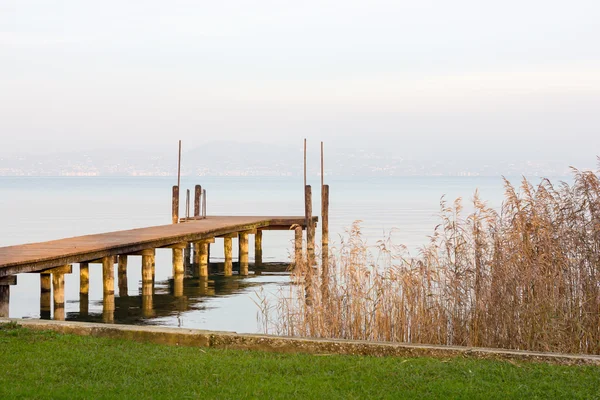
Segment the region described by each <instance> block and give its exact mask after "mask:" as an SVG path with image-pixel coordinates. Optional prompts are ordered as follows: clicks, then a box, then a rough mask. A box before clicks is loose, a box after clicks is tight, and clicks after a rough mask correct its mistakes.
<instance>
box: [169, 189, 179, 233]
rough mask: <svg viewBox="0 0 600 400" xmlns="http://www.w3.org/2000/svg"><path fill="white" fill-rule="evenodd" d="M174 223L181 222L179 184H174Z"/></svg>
mask: <svg viewBox="0 0 600 400" xmlns="http://www.w3.org/2000/svg"><path fill="white" fill-rule="evenodd" d="M172 205H173V208H172V214H171V215H172V218H171V220H172V223H173V224H177V223H179V186H173V201H172Z"/></svg>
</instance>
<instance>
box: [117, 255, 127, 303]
mask: <svg viewBox="0 0 600 400" xmlns="http://www.w3.org/2000/svg"><path fill="white" fill-rule="evenodd" d="M117 259H118V261H117V262H118V264H117V265H118V266H117V271H118V273H117V275H118V277H119V297H126V296H127V295H128V291H129V288H128V284H127V255H126V254H121V255H119V256H118V257H117Z"/></svg>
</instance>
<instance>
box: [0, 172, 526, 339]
mask: <svg viewBox="0 0 600 400" xmlns="http://www.w3.org/2000/svg"><path fill="white" fill-rule="evenodd" d="M514 181H515V182H516V181H518V179H515V180H514ZM534 182H537V180H534ZM174 183H176V182H175V179H173V178H156V177H153V178H141V177H56V178H54V177H52V178H48V177H0V221H2V222H1V225H0V246H9V245H14V244H22V243H30V242H39V241H46V240H52V239H59V238H64V237H71V236H78V235H84V234H91V233H101V232H109V231H115V230H122V229H132V228H138V227H144V226H152V225H164V224H169V223H170V221H171V186H172V185H173V184H174ZM308 183H309V184H312V185H313V210H315V211H317V210H320V200H319V199H320V193H319V191H318V187H319V184H320V181H319V180H318V178H317V179H315V180H314V181H309V182H308ZM326 183H328V184H329V185H330V243H332V246H335V243H339V237H340V235H343V234H344V232H345V229H346V228H348V227H349V226H350V225H351V224H352V222H353V221H354V220H362V221H363V222H362V232H363V234H364V236H365V238H366V239H367V241H368V243H370V244H375V242H376V241H377V240H378V239H382V238H384V237H386V236H387V235H388V234H389V233H390V232H391V231H392V230H394V233H393V238H394V242H395V243H403V244H405V245H407V246H408V247H409V249H412V250H415V249H417V248H418V247H419V246H420V245H422V244H424V243H425V242H426V241H427V235H429V234H431V232H432V230H433V228H434V226H435V225H436V224H437V222H438V218H437V216H436V214H437V212H438V210H439V201H440V197H441V196H442V195H446V196H447V198H448V199H454V198H456V197H459V196H462V197H463V198H464V199H465V200H469V199H470V198H472V196H473V193H474V191H475V190H476V189H479V192H480V194H481V197H482V198H483V199H484V200H488V204H489V205H491V206H493V207H499V206H500V205H501V201H502V196H503V191H504V189H503V183H502V180H501V178H500V177H497V178H490V177H382V178H363V177H360V178H359V177H352V178H328V179H327V182H326ZM195 184H201V185H202V186H203V188H205V189H206V190H207V193H208V194H207V214H208V215H303V213H304V194H303V188H302V178H291V177H281V178H279V177H278V178H272V177H266V178H262V177H235V178H234V177H198V178H182V183H181V186H182V189H187V188H189V189H191V190H192V197H193V187H194V185H195ZM182 192H185V190H182ZM184 199H185V196H184V193H182V210H183V208H184V206H183V205H184V204H185V200H184ZM192 209H193V207H192ZM184 213H185V212H184V211H182V212H180V214H184ZM315 214H318V213H317V212H315ZM318 231H319V229H317V232H318ZM252 240H253V236H252V235H250V243H249V248H250V261H251V262H252V257H253V254H252V253H253V251H252V249H253V248H254V247H253V242H252ZM292 240H293V232H285V231H265V232H264V236H263V249H264V250H263V260H264V261H265V262H286V261H288V260H289V254H290V250H292V249H293V242H292ZM318 240H319V239H318V238H317V243H318ZM236 248H237V247H236V246H235V243H234V249H236ZM235 257H236V254H235V251H234V259H235ZM222 259H223V246H222V240H220V239H217V241H216V243H214V244H213V245H212V247H211V261H216V262H218V261H222ZM101 269H102V267H101V265H99V264H92V265H90V291H89V309H88V310H87V313H83V314H82V313H81V312H80V311H81V309H80V303H79V269H78V265H77V264H75V265H74V266H73V273H72V274H70V275H66V278H65V302H66V304H65V312H66V319H67V320H86V321H101V320H102V271H101ZM115 269H116V268H115ZM171 271H172V265H171V251H170V250H169V249H158V250H157V252H156V284H155V286H156V287H155V293H154V298H153V302H152V307H153V310H152V312H151V313H147V312H144V311H143V310H142V300H141V258H140V257H130V260H129V265H128V293H127V296H119V293H118V290H116V289H115V297H116V298H115V306H116V310H115V322H116V323H135V324H158V325H169V326H182V327H187V328H201V329H212V330H226V331H237V332H259V331H260V326H259V324H258V322H257V314H258V306H257V305H256V304H255V301H257V299H258V297H257V291H261V292H262V293H263V295H265V294H266V295H267V296H272V295H273V294H274V293H276V291H277V290H278V288H280V287H282V286H283V285H288V284H289V278H288V276H287V275H286V274H282V273H270V274H269V273H265V274H262V275H250V276H248V277H246V278H241V277H233V278H227V279H226V278H223V277H219V276H214V277H211V278H210V280H209V282H208V286H207V287H202V285H199V283H198V281H197V280H194V279H186V281H185V282H184V300H183V301H182V299H181V298H176V297H175V296H174V295H173V290H172V288H173V281H172V279H171V274H172V273H171ZM115 282H117V279H116V278H115ZM39 308H40V280H39V275H38V274H21V275H19V276H18V284H17V285H16V286H13V287H11V297H10V317H13V318H39V317H40V309H39Z"/></svg>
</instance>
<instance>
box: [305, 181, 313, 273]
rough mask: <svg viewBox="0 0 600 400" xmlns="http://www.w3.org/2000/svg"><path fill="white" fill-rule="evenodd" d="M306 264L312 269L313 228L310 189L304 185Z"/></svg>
mask: <svg viewBox="0 0 600 400" xmlns="http://www.w3.org/2000/svg"><path fill="white" fill-rule="evenodd" d="M305 203H306V264H307V267H309V268H312V267H313V265H314V262H315V228H314V224H313V218H312V188H311V186H310V185H306V197H305Z"/></svg>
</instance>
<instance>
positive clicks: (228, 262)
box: [223, 237, 233, 276]
mask: <svg viewBox="0 0 600 400" xmlns="http://www.w3.org/2000/svg"><path fill="white" fill-rule="evenodd" d="M223 250H224V252H225V266H224V268H225V270H224V275H225V276H231V275H232V274H233V261H232V255H231V253H232V252H233V244H232V241H231V237H224V238H223Z"/></svg>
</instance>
